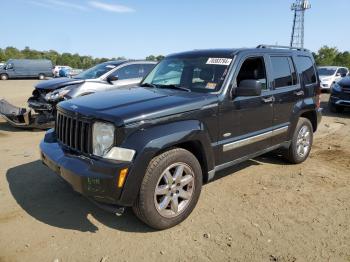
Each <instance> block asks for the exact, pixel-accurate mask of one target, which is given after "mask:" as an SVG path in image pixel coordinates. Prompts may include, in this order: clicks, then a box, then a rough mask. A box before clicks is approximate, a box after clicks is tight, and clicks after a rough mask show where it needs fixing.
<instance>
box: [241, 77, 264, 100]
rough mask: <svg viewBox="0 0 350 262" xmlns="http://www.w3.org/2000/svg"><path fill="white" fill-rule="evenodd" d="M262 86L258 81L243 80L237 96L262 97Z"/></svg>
mask: <svg viewBox="0 0 350 262" xmlns="http://www.w3.org/2000/svg"><path fill="white" fill-rule="evenodd" d="M261 90H262V84H261V83H260V81H258V80H254V79H247V80H242V81H241V82H240V84H239V86H238V87H237V88H236V96H260V95H261Z"/></svg>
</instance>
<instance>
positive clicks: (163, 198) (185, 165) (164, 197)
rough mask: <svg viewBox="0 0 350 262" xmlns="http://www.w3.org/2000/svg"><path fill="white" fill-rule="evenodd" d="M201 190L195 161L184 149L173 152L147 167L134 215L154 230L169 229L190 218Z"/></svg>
mask: <svg viewBox="0 0 350 262" xmlns="http://www.w3.org/2000/svg"><path fill="white" fill-rule="evenodd" d="M201 189H202V169H201V166H200V164H199V162H198V160H197V158H196V157H195V156H194V155H193V154H192V153H190V152H189V151H187V150H185V149H181V148H176V149H172V150H169V151H166V152H164V153H162V154H160V155H158V156H156V157H154V158H153V159H152V160H151V162H150V163H149V165H148V168H147V170H146V174H145V177H144V179H143V181H142V184H141V188H140V192H139V196H138V198H137V201H136V203H135V205H134V206H133V211H134V213H135V215H136V216H137V217H138V218H139V219H140V220H141V221H143V222H144V223H145V224H147V225H148V226H150V227H152V228H154V229H158V230H162V229H166V228H170V227H173V226H175V225H177V224H179V223H181V222H182V221H183V220H185V219H186V218H187V217H188V216H189V215H190V214H191V212H192V211H193V209H194V207H195V206H196V204H197V201H198V199H199V195H200V192H201Z"/></svg>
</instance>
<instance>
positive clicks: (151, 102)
mask: <svg viewBox="0 0 350 262" xmlns="http://www.w3.org/2000/svg"><path fill="white" fill-rule="evenodd" d="M215 103H217V96H216V95H213V94H203V93H194V92H184V91H179V90H170V89H159V88H143V87H134V88H128V89H125V88H124V89H118V90H114V91H106V92H99V93H95V94H92V95H89V96H84V97H79V98H76V99H72V100H67V101H64V102H61V103H59V105H58V107H59V108H61V109H63V110H65V111H75V112H76V113H78V114H82V115H85V116H88V117H91V118H96V119H101V120H106V121H110V122H113V123H115V124H116V125H117V126H122V125H127V124H132V123H135V122H140V121H146V120H151V119H156V118H160V117H166V116H170V115H175V114H181V113H185V112H190V111H193V110H197V109H201V108H203V107H205V106H207V105H209V104H215Z"/></svg>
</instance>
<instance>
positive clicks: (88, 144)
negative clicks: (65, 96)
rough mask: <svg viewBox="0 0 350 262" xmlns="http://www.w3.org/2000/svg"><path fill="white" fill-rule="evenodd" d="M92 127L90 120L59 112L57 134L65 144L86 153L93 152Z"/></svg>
mask: <svg viewBox="0 0 350 262" xmlns="http://www.w3.org/2000/svg"><path fill="white" fill-rule="evenodd" d="M91 133H92V129H91V122H90V121H89V120H84V119H80V118H77V117H73V116H70V115H67V114H65V113H63V112H61V111H59V112H57V118H56V135H57V139H58V141H60V142H61V143H62V144H63V145H65V146H67V147H69V148H71V149H73V150H76V151H79V152H81V153H85V154H92V135H91Z"/></svg>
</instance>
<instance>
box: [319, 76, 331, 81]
mask: <svg viewBox="0 0 350 262" xmlns="http://www.w3.org/2000/svg"><path fill="white" fill-rule="evenodd" d="M333 78H334V76H324V75H320V80H321V81H331V80H332V79H333Z"/></svg>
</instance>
